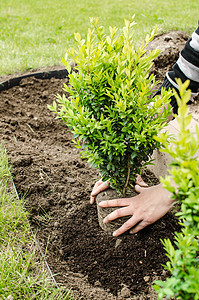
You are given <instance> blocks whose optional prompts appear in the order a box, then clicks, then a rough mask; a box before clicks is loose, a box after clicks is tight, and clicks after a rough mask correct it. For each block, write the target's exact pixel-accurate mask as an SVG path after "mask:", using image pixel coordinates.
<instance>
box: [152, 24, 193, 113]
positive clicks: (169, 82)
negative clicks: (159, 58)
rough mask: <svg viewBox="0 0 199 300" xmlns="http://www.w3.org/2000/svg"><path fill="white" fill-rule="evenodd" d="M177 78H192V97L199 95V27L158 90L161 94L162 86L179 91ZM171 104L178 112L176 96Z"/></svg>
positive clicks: (174, 110)
mask: <svg viewBox="0 0 199 300" xmlns="http://www.w3.org/2000/svg"><path fill="white" fill-rule="evenodd" d="M175 78H180V79H181V80H182V82H185V81H186V80H187V79H189V80H190V84H189V89H190V90H191V92H192V93H191V98H192V99H193V97H195V96H197V95H198V90H199V27H198V28H197V29H196V31H195V32H194V33H193V34H192V36H191V38H190V39H189V40H188V41H187V42H186V44H185V47H184V49H183V50H182V51H181V52H180V54H179V58H178V60H177V62H176V63H175V64H174V66H173V70H172V71H169V72H168V73H167V74H166V76H165V78H164V81H163V83H162V85H161V86H160V88H159V89H158V91H157V92H156V94H155V95H157V94H160V91H161V88H162V87H163V88H165V89H166V90H168V89H169V88H171V89H172V88H175V89H176V90H177V91H178V85H177V83H176V80H175ZM190 100H191V99H190ZM171 105H172V107H173V112H174V113H177V111H178V106H177V102H176V99H175V97H171Z"/></svg>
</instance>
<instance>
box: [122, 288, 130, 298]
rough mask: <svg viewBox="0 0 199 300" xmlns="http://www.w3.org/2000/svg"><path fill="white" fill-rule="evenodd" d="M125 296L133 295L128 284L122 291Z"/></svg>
mask: <svg viewBox="0 0 199 300" xmlns="http://www.w3.org/2000/svg"><path fill="white" fill-rule="evenodd" d="M120 294H121V296H122V297H123V298H129V297H130V296H131V291H130V289H129V288H128V287H127V286H124V287H123V288H122V289H121V292H120Z"/></svg>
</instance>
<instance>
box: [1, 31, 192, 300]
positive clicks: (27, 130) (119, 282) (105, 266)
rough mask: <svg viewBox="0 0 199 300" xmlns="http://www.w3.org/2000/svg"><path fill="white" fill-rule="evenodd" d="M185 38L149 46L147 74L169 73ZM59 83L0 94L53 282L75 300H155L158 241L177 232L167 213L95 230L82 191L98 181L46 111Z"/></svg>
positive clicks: (20, 185) (11, 150)
mask: <svg viewBox="0 0 199 300" xmlns="http://www.w3.org/2000/svg"><path fill="white" fill-rule="evenodd" d="M186 39H187V35H185V34H183V33H178V32H177V33H176V32H172V33H169V34H166V35H164V36H160V37H157V38H156V39H155V40H154V42H153V43H152V44H151V45H150V47H151V48H155V47H156V45H158V46H159V47H160V46H161V47H162V50H163V52H162V54H161V55H160V56H159V58H158V59H156V61H155V64H154V67H153V72H154V73H156V74H157V76H158V78H159V79H162V78H163V77H164V75H165V71H166V70H167V69H170V68H171V66H172V64H173V63H174V62H175V60H176V59H177V56H178V52H179V50H180V49H182V48H183V46H184V43H185V40H186ZM63 82H65V83H67V79H63V80H60V79H51V80H38V79H35V78H32V77H31V78H29V79H23V80H22V81H21V82H20V85H19V86H16V87H13V88H10V89H9V90H6V91H3V92H1V93H0V99H1V107H0V136H1V142H2V143H3V144H4V145H5V147H6V148H7V152H8V155H9V159H10V162H11V163H12V165H13V171H14V181H15V184H16V187H17V190H18V192H19V194H20V195H25V196H26V198H25V199H26V207H27V210H28V211H29V212H30V222H31V224H32V226H33V227H34V228H35V230H36V232H37V238H38V240H39V242H40V244H41V246H42V248H43V250H45V249H47V254H46V259H47V261H48V263H49V265H50V267H51V269H52V271H53V273H54V274H56V276H55V278H56V280H57V282H58V283H59V284H62V285H64V286H66V287H67V288H71V290H72V291H73V293H74V295H75V296H77V297H78V298H80V297H82V299H85V300H89V299H96V300H103V299H111V300H112V299H156V295H155V293H154V292H153V291H152V289H151V282H152V281H153V280H154V278H162V279H164V278H165V276H166V275H167V274H166V272H165V271H164V270H163V267H162V264H163V263H165V262H166V260H167V259H166V256H165V253H164V250H163V247H162V244H161V242H160V238H167V237H168V238H170V239H173V235H174V231H175V230H178V229H179V226H178V223H177V220H176V219H175V218H174V216H173V215H172V213H169V214H167V215H166V216H165V217H164V218H162V219H161V220H160V221H158V222H157V223H156V224H154V225H153V226H150V227H148V228H146V229H145V230H143V231H141V232H140V233H138V234H136V235H134V236H129V235H124V236H122V237H120V238H117V239H116V238H113V237H110V236H107V235H106V234H105V233H104V232H103V231H102V230H101V229H100V227H99V225H98V221H97V214H96V207H95V205H93V206H90V205H89V194H90V192H91V190H92V186H93V184H94V182H95V181H96V180H97V179H98V178H99V174H98V173H97V171H96V170H93V169H91V168H89V166H88V164H87V163H86V162H84V161H82V160H81V158H80V157H79V154H78V151H77V150H76V149H75V148H74V147H73V145H72V138H73V137H72V135H71V133H70V131H69V130H68V129H67V127H66V126H65V125H64V124H62V123H60V121H59V120H56V119H55V116H54V115H53V114H52V113H51V112H50V111H49V110H48V109H47V104H52V102H53V100H54V99H55V95H56V94H58V93H59V94H62V93H63V91H62V85H63Z"/></svg>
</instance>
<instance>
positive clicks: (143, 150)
mask: <svg viewBox="0 0 199 300" xmlns="http://www.w3.org/2000/svg"><path fill="white" fill-rule="evenodd" d="M134 25H135V22H134V21H133V20H131V21H128V20H125V24H124V27H123V28H122V29H118V28H115V27H109V33H108V34H105V29H104V27H103V26H99V25H98V18H96V19H91V28H89V29H88V34H87V38H86V39H82V38H81V36H80V34H79V33H75V40H76V46H75V47H74V48H71V49H67V50H66V58H65V59H64V60H63V62H64V64H65V66H66V68H67V70H68V72H69V74H70V75H69V85H65V88H64V89H65V91H66V92H67V93H68V96H66V95H63V96H60V95H58V97H57V101H55V102H54V103H53V105H52V106H50V107H49V108H50V109H51V110H52V111H54V112H56V113H57V115H58V117H59V118H61V119H62V120H63V121H64V122H65V123H66V124H67V125H68V127H69V128H70V129H71V130H72V132H73V133H74V137H75V144H76V147H77V148H81V149H82V150H83V151H82V157H83V158H86V159H87V160H88V162H89V163H90V164H91V165H92V166H94V167H96V168H98V169H99V171H100V173H101V176H102V179H103V180H104V181H105V180H109V181H110V185H111V187H113V188H114V189H116V190H117V191H118V192H121V193H123V194H124V193H125V191H126V189H127V188H128V187H129V184H130V182H131V183H132V182H134V180H135V178H136V174H140V172H141V168H142V167H143V166H144V165H146V164H147V163H150V156H151V155H152V153H153V150H154V149H155V148H158V147H159V146H160V143H159V142H158V141H155V139H154V136H156V135H157V134H158V132H159V131H160V130H161V129H162V127H163V126H164V124H165V122H166V120H167V117H168V115H169V114H170V113H171V108H170V106H168V108H167V109H166V108H165V109H164V110H163V111H162V107H163V106H164V105H165V104H167V103H168V102H169V97H170V92H166V91H162V94H161V97H159V96H156V97H154V98H153V97H152V95H153V92H154V88H155V86H156V85H157V82H156V80H155V77H154V75H153V74H151V75H149V74H150V73H149V71H150V68H151V66H152V62H153V60H154V59H155V58H156V57H157V56H158V54H159V50H153V51H148V52H147V50H146V47H147V45H148V44H149V42H150V41H152V40H153V38H154V36H155V34H156V29H154V30H153V32H152V33H151V35H147V36H146V38H145V40H144V41H143V42H142V43H141V44H140V46H138V47H136V45H135V44H134V41H133V28H134ZM72 61H73V64H75V67H74V68H73V70H71V62H72Z"/></svg>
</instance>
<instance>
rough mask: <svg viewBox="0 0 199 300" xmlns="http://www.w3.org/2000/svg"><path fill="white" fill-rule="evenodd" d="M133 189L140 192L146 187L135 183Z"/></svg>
mask: <svg viewBox="0 0 199 300" xmlns="http://www.w3.org/2000/svg"><path fill="white" fill-rule="evenodd" d="M135 190H136V192H137V193H139V194H140V193H141V192H143V191H144V190H146V187H142V186H140V185H138V184H136V185H135Z"/></svg>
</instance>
